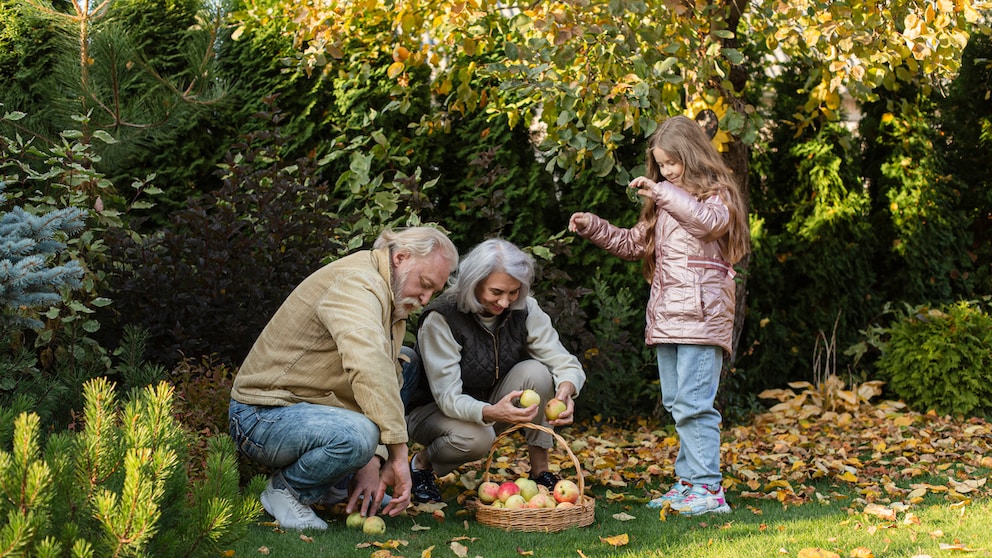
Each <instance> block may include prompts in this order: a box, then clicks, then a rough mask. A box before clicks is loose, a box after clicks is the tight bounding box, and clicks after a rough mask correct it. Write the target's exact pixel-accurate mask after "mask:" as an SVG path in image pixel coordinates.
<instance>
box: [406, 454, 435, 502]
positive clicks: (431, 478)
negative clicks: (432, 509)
mask: <svg viewBox="0 0 992 558" xmlns="http://www.w3.org/2000/svg"><path fill="white" fill-rule="evenodd" d="M410 478H411V479H412V480H413V490H411V491H410V495H411V496H412V497H413V501H414V502H420V503H427V502H440V501H441V490H440V489H439V488H438V487H437V477H436V476H435V475H434V471H433V470H428V471H414V470H413V463H412V462H411V463H410Z"/></svg>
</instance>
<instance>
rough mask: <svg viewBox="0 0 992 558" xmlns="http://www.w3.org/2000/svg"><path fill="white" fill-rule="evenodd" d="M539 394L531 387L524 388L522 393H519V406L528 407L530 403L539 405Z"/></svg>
mask: <svg viewBox="0 0 992 558" xmlns="http://www.w3.org/2000/svg"><path fill="white" fill-rule="evenodd" d="M540 404H541V396H540V395H538V394H537V392H536V391H534V390H532V389H525V390H524V392H523V393H521V394H520V406H521V407H523V408H527V407H530V406H531V405H540Z"/></svg>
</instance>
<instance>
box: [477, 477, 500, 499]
mask: <svg viewBox="0 0 992 558" xmlns="http://www.w3.org/2000/svg"><path fill="white" fill-rule="evenodd" d="M498 493H499V484H497V483H495V482H492V481H486V482H484V483H482V484H480V485H479V500H481V501H482V502H483V503H486V504H491V503H493V502H495V501H496V500H498V499H499V496H497V494H498Z"/></svg>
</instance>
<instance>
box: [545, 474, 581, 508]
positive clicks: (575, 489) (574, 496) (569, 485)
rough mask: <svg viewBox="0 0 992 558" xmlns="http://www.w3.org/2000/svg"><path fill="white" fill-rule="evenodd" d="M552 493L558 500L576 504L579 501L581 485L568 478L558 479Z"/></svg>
mask: <svg viewBox="0 0 992 558" xmlns="http://www.w3.org/2000/svg"><path fill="white" fill-rule="evenodd" d="M551 493H552V494H553V495H554V497H555V500H556V501H558V502H571V503H573V504H574V503H576V502H578V501H579V485H577V484H575V483H574V482H572V481H570V480H568V479H562V480H560V481H558V483H557V484H555V488H554V490H552V491H551Z"/></svg>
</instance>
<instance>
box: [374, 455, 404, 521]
mask: <svg viewBox="0 0 992 558" xmlns="http://www.w3.org/2000/svg"><path fill="white" fill-rule="evenodd" d="M388 448H389V459H386V462H385V463H383V464H382V471H381V472H380V474H379V490H378V491H377V492H376V498H375V505H376V508H375V509H378V507H379V504H380V502H382V497H383V495H384V494H385V493H386V487H390V486H391V487H392V488H393V499H392V500H390V501H389V503H388V504H386V507H385V508H383V510H382V513H384V514H386V515H389V516H397V515H399V514H401V513H403V510H405V509H406V508H407V507H408V506H409V505H410V491H411V490H412V489H413V481H412V480H411V479H410V461H409V457H410V456H409V449H408V448H407V446H406V444H390V445H389V446H388Z"/></svg>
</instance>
